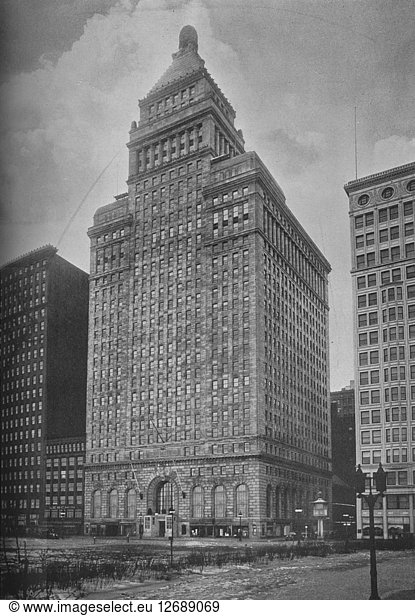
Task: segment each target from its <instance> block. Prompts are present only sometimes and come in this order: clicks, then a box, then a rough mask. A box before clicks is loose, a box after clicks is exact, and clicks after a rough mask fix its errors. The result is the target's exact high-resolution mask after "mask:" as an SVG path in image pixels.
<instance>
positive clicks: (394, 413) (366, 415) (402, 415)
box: [360, 406, 415, 425]
mask: <svg viewBox="0 0 415 616" xmlns="http://www.w3.org/2000/svg"><path fill="white" fill-rule="evenodd" d="M411 417H412V421H415V406H412V407H411ZM406 420H407V410H406V407H392V408H387V409H385V421H387V422H389V421H406ZM360 423H361V424H362V425H367V424H370V423H373V424H379V423H381V411H380V409H373V410H371V411H361V412H360Z"/></svg>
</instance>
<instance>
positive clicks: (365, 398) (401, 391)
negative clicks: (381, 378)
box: [360, 385, 415, 405]
mask: <svg viewBox="0 0 415 616" xmlns="http://www.w3.org/2000/svg"><path fill="white" fill-rule="evenodd" d="M407 394H408V392H407V388H406V387H405V386H404V385H401V386H399V387H390V388H389V387H385V389H384V390H383V399H384V400H383V401H384V402H397V401H398V400H402V401H405V400H407ZM369 396H370V398H369ZM380 397H381V396H380V391H379V390H378V389H375V390H373V391H362V392H360V404H362V405H367V404H379V403H380ZM410 400H415V385H411V386H410Z"/></svg>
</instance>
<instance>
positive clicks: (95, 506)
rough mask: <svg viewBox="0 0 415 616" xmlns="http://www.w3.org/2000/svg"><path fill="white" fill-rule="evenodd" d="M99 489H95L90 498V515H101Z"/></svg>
mask: <svg viewBox="0 0 415 616" xmlns="http://www.w3.org/2000/svg"><path fill="white" fill-rule="evenodd" d="M101 502H102V500H101V490H95V492H94V493H93V495H92V499H91V517H92V518H100V517H101Z"/></svg>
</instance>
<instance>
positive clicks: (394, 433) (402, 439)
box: [360, 426, 415, 445]
mask: <svg viewBox="0 0 415 616" xmlns="http://www.w3.org/2000/svg"><path fill="white" fill-rule="evenodd" d="M407 440H408V428H407V427H406V426H404V427H401V428H386V429H385V442H386V443H406V441H407ZM412 441H415V428H412ZM360 442H361V444H362V445H369V444H370V443H372V444H376V443H381V442H382V430H380V429H377V430H362V431H361V433H360Z"/></svg>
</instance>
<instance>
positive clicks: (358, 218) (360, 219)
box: [354, 215, 363, 229]
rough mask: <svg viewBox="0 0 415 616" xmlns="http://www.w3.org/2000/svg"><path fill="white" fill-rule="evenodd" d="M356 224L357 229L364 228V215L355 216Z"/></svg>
mask: <svg viewBox="0 0 415 616" xmlns="http://www.w3.org/2000/svg"><path fill="white" fill-rule="evenodd" d="M354 226H355V229H362V228H363V215H362V216H355V219H354Z"/></svg>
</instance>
